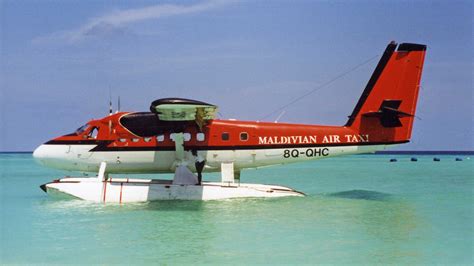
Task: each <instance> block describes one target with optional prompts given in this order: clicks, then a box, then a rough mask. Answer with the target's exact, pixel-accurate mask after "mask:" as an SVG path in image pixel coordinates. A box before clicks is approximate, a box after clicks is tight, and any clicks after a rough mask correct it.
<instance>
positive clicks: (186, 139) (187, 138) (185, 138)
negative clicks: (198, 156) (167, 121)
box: [183, 133, 191, 141]
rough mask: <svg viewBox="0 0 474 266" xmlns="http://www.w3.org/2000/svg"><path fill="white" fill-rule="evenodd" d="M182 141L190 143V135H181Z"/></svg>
mask: <svg viewBox="0 0 474 266" xmlns="http://www.w3.org/2000/svg"><path fill="white" fill-rule="evenodd" d="M183 138H184V141H190V140H191V134H189V133H184V134H183Z"/></svg>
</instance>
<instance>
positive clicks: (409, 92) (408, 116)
mask: <svg viewBox="0 0 474 266" xmlns="http://www.w3.org/2000/svg"><path fill="white" fill-rule="evenodd" d="M397 46H398V48H397ZM425 51H426V45H422V44H413V43H402V44H400V45H397V43H395V42H391V43H390V44H389V45H388V46H387V48H386V49H385V52H384V53H383V55H382V58H381V59H380V61H379V63H378V65H377V67H376V68H375V71H374V73H373V74H372V77H371V78H370V80H369V82H368V83H367V86H366V87H365V90H364V92H363V93H362V96H361V97H360V99H359V101H358V102H357V105H356V107H355V108H354V111H353V112H352V114H351V115H350V116H349V120H348V121H347V123H346V125H345V126H346V127H350V128H353V129H354V130H356V131H357V132H359V133H360V134H367V135H369V136H370V140H371V142H372V141H374V142H384V143H385V142H391V143H403V142H408V141H409V140H410V137H411V131H412V126H413V120H414V116H415V109H416V102H417V99H418V91H419V88H420V80H421V72H422V70H423V62H424V58H425Z"/></svg>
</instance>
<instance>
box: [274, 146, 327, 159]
mask: <svg viewBox="0 0 474 266" xmlns="http://www.w3.org/2000/svg"><path fill="white" fill-rule="evenodd" d="M328 155H329V149H328V148H322V149H321V148H315V149H307V150H306V151H299V150H297V149H293V150H285V151H284V153H283V157H285V158H290V157H293V158H298V157H300V156H306V157H317V156H328Z"/></svg>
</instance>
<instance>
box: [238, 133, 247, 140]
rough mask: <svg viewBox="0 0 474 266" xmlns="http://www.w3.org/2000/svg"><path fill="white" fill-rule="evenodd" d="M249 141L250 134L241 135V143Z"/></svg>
mask: <svg viewBox="0 0 474 266" xmlns="http://www.w3.org/2000/svg"><path fill="white" fill-rule="evenodd" d="M248 139H249V134H247V132H242V133H240V140H241V141H247V140H248Z"/></svg>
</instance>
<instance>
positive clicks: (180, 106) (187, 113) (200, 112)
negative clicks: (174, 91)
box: [150, 98, 217, 123]
mask: <svg viewBox="0 0 474 266" xmlns="http://www.w3.org/2000/svg"><path fill="white" fill-rule="evenodd" d="M150 111H151V112H153V113H155V114H157V115H158V117H159V119H160V120H162V121H192V120H195V121H196V122H199V123H200V122H203V121H207V120H212V119H214V118H215V116H216V113H217V106H216V105H212V104H208V103H205V102H200V101H195V100H188V99H181V98H165V99H158V100H156V101H153V102H152V103H151V106H150Z"/></svg>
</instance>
